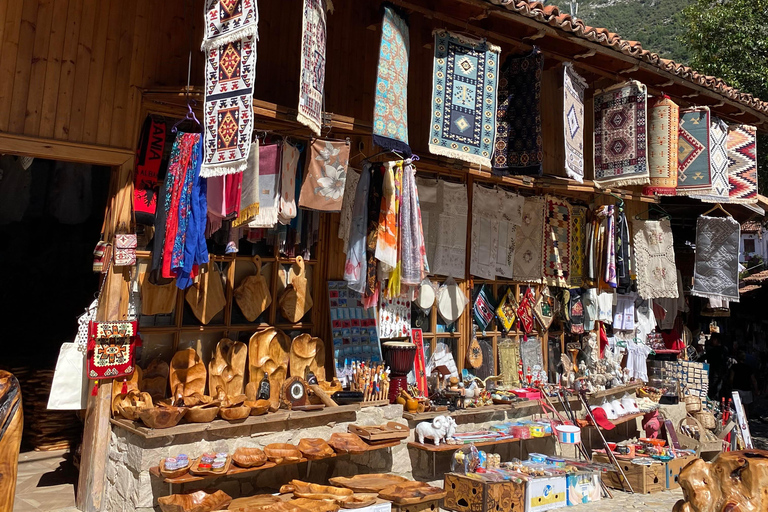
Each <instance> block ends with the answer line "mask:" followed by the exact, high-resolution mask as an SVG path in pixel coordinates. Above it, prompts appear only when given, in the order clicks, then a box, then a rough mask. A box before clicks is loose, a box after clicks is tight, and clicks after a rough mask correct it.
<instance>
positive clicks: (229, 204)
mask: <svg viewBox="0 0 768 512" xmlns="http://www.w3.org/2000/svg"><path fill="white" fill-rule="evenodd" d="M242 183H243V173H241V172H238V173H235V174H225V175H224V176H213V177H211V178H208V184H207V189H208V192H207V196H208V197H207V202H208V230H207V232H206V235H207V236H208V237H209V238H210V236H211V235H212V234H213V233H215V232H216V231H218V230H219V229H221V223H222V221H223V220H224V219H226V218H230V217H232V216H233V215H236V214H237V213H238V212H239V211H240V193H241V187H242Z"/></svg>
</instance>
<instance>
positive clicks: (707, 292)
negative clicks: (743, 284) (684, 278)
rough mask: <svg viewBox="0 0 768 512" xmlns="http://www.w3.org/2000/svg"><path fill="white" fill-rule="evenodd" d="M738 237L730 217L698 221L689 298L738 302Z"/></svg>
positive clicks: (739, 233) (706, 218)
mask: <svg viewBox="0 0 768 512" xmlns="http://www.w3.org/2000/svg"><path fill="white" fill-rule="evenodd" d="M740 238H741V228H740V226H739V223H738V222H736V219H734V218H733V217H707V216H704V215H702V216H700V217H699V218H698V220H697V221H696V261H695V263H694V268H693V288H692V289H691V294H692V295H695V296H697V297H705V298H710V299H726V300H729V301H731V302H739V239H740Z"/></svg>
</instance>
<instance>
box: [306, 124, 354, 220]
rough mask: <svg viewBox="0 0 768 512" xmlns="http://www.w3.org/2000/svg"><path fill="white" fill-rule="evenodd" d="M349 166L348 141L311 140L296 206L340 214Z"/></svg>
mask: <svg viewBox="0 0 768 512" xmlns="http://www.w3.org/2000/svg"><path fill="white" fill-rule="evenodd" d="M348 164H349V139H347V140H346V141H330V140H322V139H315V140H314V141H312V146H311V148H310V151H309V160H308V161H307V169H306V175H305V176H304V183H303V184H302V186H301V193H300V194H299V206H301V207H302V208H306V209H309V210H319V211H322V212H339V211H341V203H342V200H343V199H344V187H345V186H346V183H347V165H348Z"/></svg>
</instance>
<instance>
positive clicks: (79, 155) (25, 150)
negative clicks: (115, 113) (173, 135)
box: [0, 133, 134, 167]
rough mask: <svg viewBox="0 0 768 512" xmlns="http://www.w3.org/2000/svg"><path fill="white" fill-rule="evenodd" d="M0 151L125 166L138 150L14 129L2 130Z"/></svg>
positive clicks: (85, 162)
mask: <svg viewBox="0 0 768 512" xmlns="http://www.w3.org/2000/svg"><path fill="white" fill-rule="evenodd" d="M0 153H8V154H12V155H20V156H31V157H35V158H46V159H49V160H59V161H62V162H76V163H82V164H91V165H104V166H109V167H117V166H121V165H123V164H124V163H126V162H128V161H130V162H131V164H132V163H133V158H134V153H133V151H131V150H130V149H123V148H115V147H110V146H96V145H93V144H81V143H79V142H68V141H64V140H54V139H42V138H39V137H28V136H26V135H16V134H13V133H0Z"/></svg>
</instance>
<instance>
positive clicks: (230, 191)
mask: <svg viewBox="0 0 768 512" xmlns="http://www.w3.org/2000/svg"><path fill="white" fill-rule="evenodd" d="M242 185H243V173H241V172H237V173H235V174H227V175H226V179H225V180H224V201H225V210H224V211H225V213H226V216H227V217H229V216H230V215H235V216H236V215H237V214H238V213H239V212H240V188H241V187H242Z"/></svg>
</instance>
